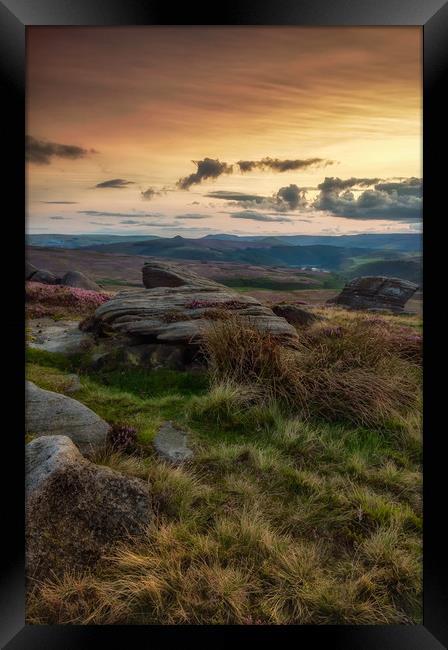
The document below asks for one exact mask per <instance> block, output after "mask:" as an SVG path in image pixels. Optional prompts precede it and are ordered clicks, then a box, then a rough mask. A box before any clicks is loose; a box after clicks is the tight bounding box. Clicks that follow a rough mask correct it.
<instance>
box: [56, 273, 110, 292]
mask: <svg viewBox="0 0 448 650" xmlns="http://www.w3.org/2000/svg"><path fill="white" fill-rule="evenodd" d="M61 284H62V285H64V286H65V287H76V288H78V289H88V290H89V291H101V289H100V287H99V286H98V285H97V284H96V282H93V280H90V279H89V278H88V277H87V276H85V275H84V273H81V272H80V271H67V273H66V274H65V275H64V276H63V277H62V279H61Z"/></svg>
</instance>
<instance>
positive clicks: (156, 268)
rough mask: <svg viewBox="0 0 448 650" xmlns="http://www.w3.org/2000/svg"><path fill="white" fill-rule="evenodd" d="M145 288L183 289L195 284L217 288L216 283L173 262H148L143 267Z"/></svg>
mask: <svg viewBox="0 0 448 650" xmlns="http://www.w3.org/2000/svg"><path fill="white" fill-rule="evenodd" d="M142 275H143V286H144V287H146V289H155V288H157V287H183V286H185V285H186V284H194V285H195V286H196V287H207V288H208V287H211V288H216V286H220V285H217V283H216V282H214V281H213V280H208V279H207V278H204V277H202V276H200V275H198V274H197V273H194V272H193V271H189V270H188V269H186V268H184V267H177V266H176V265H175V264H172V263H171V262H158V261H157V262H156V261H154V262H146V263H145V264H144V265H143V270H142Z"/></svg>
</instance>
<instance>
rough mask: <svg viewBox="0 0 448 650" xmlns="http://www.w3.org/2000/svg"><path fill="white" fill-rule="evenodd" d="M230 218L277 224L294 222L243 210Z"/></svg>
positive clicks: (234, 213) (286, 218) (285, 218)
mask: <svg viewBox="0 0 448 650" xmlns="http://www.w3.org/2000/svg"><path fill="white" fill-rule="evenodd" d="M230 216H231V217H232V219H250V220H251V221H275V222H277V223H281V222H293V221H294V219H289V218H288V217H275V216H272V215H269V214H263V213H261V212H256V211H254V210H242V211H241V212H233V213H232V214H231V215H230Z"/></svg>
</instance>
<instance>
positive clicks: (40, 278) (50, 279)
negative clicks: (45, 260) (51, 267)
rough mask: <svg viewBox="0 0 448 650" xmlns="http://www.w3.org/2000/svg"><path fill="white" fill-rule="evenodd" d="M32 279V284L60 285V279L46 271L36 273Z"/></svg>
mask: <svg viewBox="0 0 448 650" xmlns="http://www.w3.org/2000/svg"><path fill="white" fill-rule="evenodd" d="M30 279H31V281H32V282H40V283H41V284H59V278H58V277H57V276H56V275H55V274H54V273H51V271H47V270H45V269H41V270H37V271H35V272H34V273H33V274H32V276H31V278H30Z"/></svg>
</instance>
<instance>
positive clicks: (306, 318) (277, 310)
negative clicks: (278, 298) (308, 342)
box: [272, 304, 320, 325]
mask: <svg viewBox="0 0 448 650" xmlns="http://www.w3.org/2000/svg"><path fill="white" fill-rule="evenodd" d="M272 311H273V312H274V314H276V315H277V316H281V317H282V318H284V319H285V320H287V321H288V323H291V325H311V323H314V322H315V321H317V320H320V318H318V317H317V316H316V315H315V314H312V313H311V312H309V311H307V310H306V309H302V308H301V307H297V305H281V304H280V305H274V307H272Z"/></svg>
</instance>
